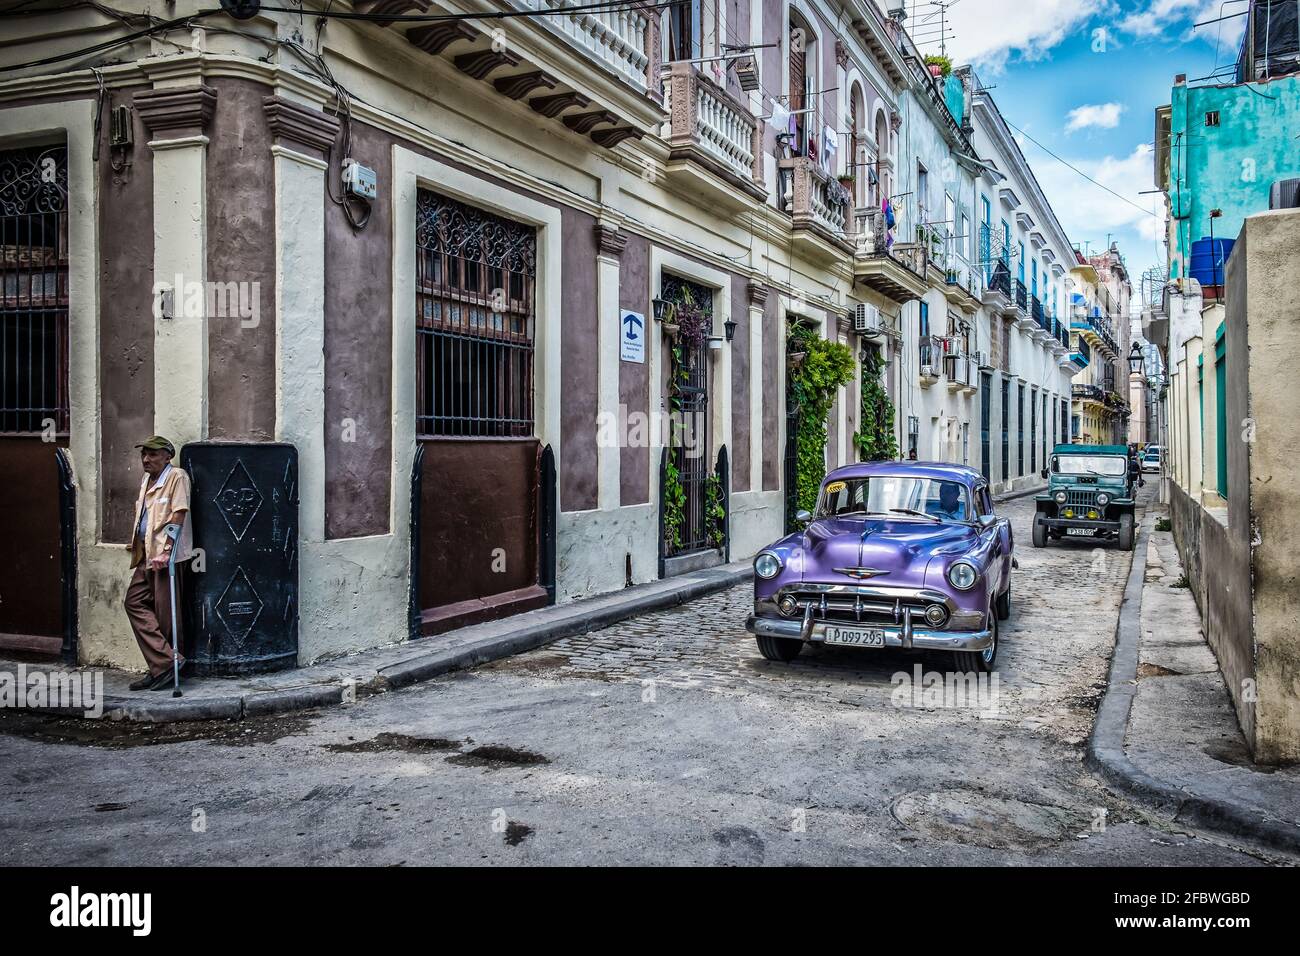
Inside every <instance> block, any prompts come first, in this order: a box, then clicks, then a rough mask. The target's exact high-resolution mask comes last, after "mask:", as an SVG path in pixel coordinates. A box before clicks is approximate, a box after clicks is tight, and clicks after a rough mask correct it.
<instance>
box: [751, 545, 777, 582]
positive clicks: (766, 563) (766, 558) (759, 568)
mask: <svg viewBox="0 0 1300 956" xmlns="http://www.w3.org/2000/svg"><path fill="white" fill-rule="evenodd" d="M754 573H755V574H757V575H758V576H759V577H760V578H763V579H764V580H766V579H769V578H774V577H776V576H777V575H778V574H780V573H781V559H780V558H778V557H777V556H776V555H775V554H772V553H771V552H770V551H764V552H763V553H762V554H760V555H759V556H758V557H756V558H755V559H754Z"/></svg>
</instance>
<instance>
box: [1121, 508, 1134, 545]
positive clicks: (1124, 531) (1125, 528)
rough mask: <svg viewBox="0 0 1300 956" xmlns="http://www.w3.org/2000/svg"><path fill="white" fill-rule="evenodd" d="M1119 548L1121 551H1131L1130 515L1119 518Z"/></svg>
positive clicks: (1131, 517)
mask: <svg viewBox="0 0 1300 956" xmlns="http://www.w3.org/2000/svg"><path fill="white" fill-rule="evenodd" d="M1119 547H1120V550H1121V551H1132V550H1133V516H1132V515H1131V514H1123V515H1120V516H1119Z"/></svg>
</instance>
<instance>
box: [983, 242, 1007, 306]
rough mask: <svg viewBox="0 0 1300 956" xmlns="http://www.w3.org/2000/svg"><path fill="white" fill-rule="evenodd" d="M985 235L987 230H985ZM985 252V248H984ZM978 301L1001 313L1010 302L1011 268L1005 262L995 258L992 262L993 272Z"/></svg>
mask: <svg viewBox="0 0 1300 956" xmlns="http://www.w3.org/2000/svg"><path fill="white" fill-rule="evenodd" d="M986 235H987V230H986ZM985 251H986V252H987V249H986V250H985ZM980 301H981V302H982V303H983V304H984V305H985V306H987V307H988V308H989V309H991V310H992V311H994V312H996V313H998V314H1001V313H1003V312H1005V311H1006V309H1007V307H1008V306H1009V305H1010V303H1011V270H1010V269H1008V268H1007V265H1006V263H1004V262H1003V261H1002V260H1001V259H997V260H995V261H994V263H993V273H992V274H991V275H990V276H989V281H988V282H987V283H986V284H985V286H984V291H983V294H982V295H981V296H980Z"/></svg>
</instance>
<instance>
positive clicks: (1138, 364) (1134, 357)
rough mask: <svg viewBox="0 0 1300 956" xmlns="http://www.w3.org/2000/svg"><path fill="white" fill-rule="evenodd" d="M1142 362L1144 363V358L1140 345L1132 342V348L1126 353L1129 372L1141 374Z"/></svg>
mask: <svg viewBox="0 0 1300 956" xmlns="http://www.w3.org/2000/svg"><path fill="white" fill-rule="evenodd" d="M1144 364H1145V360H1144V359H1143V358H1142V347H1141V346H1139V345H1138V344H1137V343H1136V342H1134V343H1133V348H1132V349H1131V350H1130V351H1129V353H1128V369H1129V374H1131V375H1141V374H1142V366H1143V365H1144Z"/></svg>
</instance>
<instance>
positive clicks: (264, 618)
mask: <svg viewBox="0 0 1300 956" xmlns="http://www.w3.org/2000/svg"><path fill="white" fill-rule="evenodd" d="M181 466H182V467H183V468H185V470H186V471H188V472H189V473H190V478H191V481H192V489H191V496H190V509H191V517H192V519H193V522H194V545H195V548H197V549H201V552H202V554H201V555H200V556H199V557H198V560H196V562H195V564H194V566H193V568H192V573H191V574H190V578H189V580H190V594H191V595H192V606H191V610H192V617H193V623H192V627H193V631H192V633H193V635H194V640H193V641H192V642H191V646H192V655H193V656H192V659H193V660H194V662H195V665H196V667H197V669H198V671H199V672H200V673H209V674H229V673H241V672H248V671H270V670H279V669H281V668H285V667H292V666H293V665H294V664H295V663H296V662H297V659H298V451H297V449H296V448H294V447H293V446H292V445H287V444H272V443H262V444H223V443H214V444H208V443H198V444H193V445H186V446H185V447H184V448H183V449H182V450H181Z"/></svg>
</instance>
